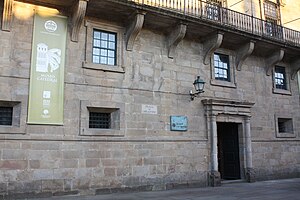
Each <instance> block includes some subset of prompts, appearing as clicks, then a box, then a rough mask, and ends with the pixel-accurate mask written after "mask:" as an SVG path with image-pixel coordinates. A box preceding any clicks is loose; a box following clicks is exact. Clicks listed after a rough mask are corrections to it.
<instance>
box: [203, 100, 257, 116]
mask: <svg viewBox="0 0 300 200" xmlns="http://www.w3.org/2000/svg"><path fill="white" fill-rule="evenodd" d="M202 103H203V104H204V106H205V111H206V114H207V115H216V116H217V115H220V114H224V115H235V116H249V117H250V116H251V111H250V108H252V107H253V105H254V104H255V103H253V102H248V101H233V100H225V99H204V100H202Z"/></svg>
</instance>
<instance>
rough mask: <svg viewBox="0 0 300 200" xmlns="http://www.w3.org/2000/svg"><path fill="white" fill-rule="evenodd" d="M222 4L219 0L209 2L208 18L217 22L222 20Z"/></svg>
mask: <svg viewBox="0 0 300 200" xmlns="http://www.w3.org/2000/svg"><path fill="white" fill-rule="evenodd" d="M221 7H222V2H221V1H219V0H209V1H207V4H206V14H207V18H208V19H211V20H215V21H219V20H220V17H221V16H220V15H221Z"/></svg>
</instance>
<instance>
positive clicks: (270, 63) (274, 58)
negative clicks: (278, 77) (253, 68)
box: [266, 49, 284, 76]
mask: <svg viewBox="0 0 300 200" xmlns="http://www.w3.org/2000/svg"><path fill="white" fill-rule="evenodd" d="M283 56H284V50H283V49H280V50H278V51H275V52H273V53H272V54H271V55H270V56H269V57H268V58H267V59H266V66H267V75H268V76H270V75H271V74H272V69H273V68H274V66H275V65H276V64H277V63H279V62H280V61H281V60H282V59H283Z"/></svg>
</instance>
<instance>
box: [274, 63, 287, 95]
mask: <svg viewBox="0 0 300 200" xmlns="http://www.w3.org/2000/svg"><path fill="white" fill-rule="evenodd" d="M274 79H275V85H276V88H277V89H283V90H286V89H287V84H286V74H285V68H284V67H279V66H276V67H275V78H274Z"/></svg>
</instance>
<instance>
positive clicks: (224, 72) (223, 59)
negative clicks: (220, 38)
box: [210, 49, 236, 88]
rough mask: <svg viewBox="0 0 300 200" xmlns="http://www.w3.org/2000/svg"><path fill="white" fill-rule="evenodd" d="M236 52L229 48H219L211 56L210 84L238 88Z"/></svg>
mask: <svg viewBox="0 0 300 200" xmlns="http://www.w3.org/2000/svg"><path fill="white" fill-rule="evenodd" d="M234 55H235V52H234V51H230V50H228V49H217V50H216V51H215V52H214V54H213V55H212V56H211V61H210V62H211V67H210V68H211V79H210V84H211V85H215V86H221V87H230V88H236V82H235V67H234V66H235V57H234Z"/></svg>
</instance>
